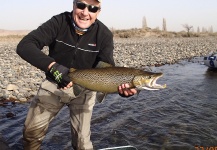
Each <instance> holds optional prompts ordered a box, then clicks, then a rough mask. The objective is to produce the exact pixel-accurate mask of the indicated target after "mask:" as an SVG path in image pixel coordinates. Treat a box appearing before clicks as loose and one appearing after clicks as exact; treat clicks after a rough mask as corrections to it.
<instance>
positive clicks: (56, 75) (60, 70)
mask: <svg viewBox="0 0 217 150" xmlns="http://www.w3.org/2000/svg"><path fill="white" fill-rule="evenodd" d="M68 72H69V69H68V68H66V67H65V66H62V65H60V64H58V63H52V66H50V67H49V74H50V76H51V78H52V79H53V80H54V81H56V82H57V84H58V86H59V87H60V88H63V89H67V88H69V87H71V86H72V82H71V80H70V78H69V77H68Z"/></svg>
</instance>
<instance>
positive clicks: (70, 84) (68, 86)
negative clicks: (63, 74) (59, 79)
mask: <svg viewBox="0 0 217 150" xmlns="http://www.w3.org/2000/svg"><path fill="white" fill-rule="evenodd" d="M72 85H73V83H72V82H69V84H68V85H67V86H65V87H64V88H62V89H64V90H66V89H68V88H70V87H72Z"/></svg>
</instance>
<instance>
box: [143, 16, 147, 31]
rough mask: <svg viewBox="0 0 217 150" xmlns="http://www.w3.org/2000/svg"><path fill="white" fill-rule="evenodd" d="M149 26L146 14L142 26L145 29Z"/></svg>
mask: <svg viewBox="0 0 217 150" xmlns="http://www.w3.org/2000/svg"><path fill="white" fill-rule="evenodd" d="M147 27H148V26H147V22H146V17H145V16H144V17H143V19H142V28H143V29H146V28H147Z"/></svg>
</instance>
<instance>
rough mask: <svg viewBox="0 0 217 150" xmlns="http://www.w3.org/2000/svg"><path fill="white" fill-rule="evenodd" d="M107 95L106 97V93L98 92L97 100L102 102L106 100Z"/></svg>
mask: <svg viewBox="0 0 217 150" xmlns="http://www.w3.org/2000/svg"><path fill="white" fill-rule="evenodd" d="M105 97H106V93H102V92H96V100H97V101H98V102H99V103H102V101H104V100H105Z"/></svg>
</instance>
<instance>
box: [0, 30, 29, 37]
mask: <svg viewBox="0 0 217 150" xmlns="http://www.w3.org/2000/svg"><path fill="white" fill-rule="evenodd" d="M30 31H31V30H4V29H0V36H8V35H26V34H28V33H29V32H30Z"/></svg>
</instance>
